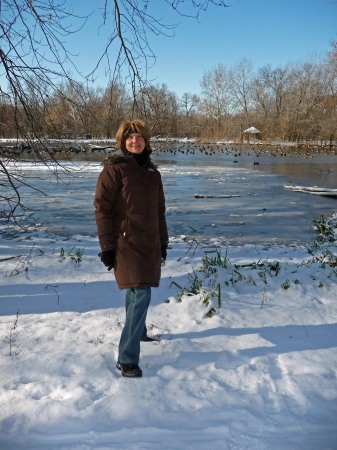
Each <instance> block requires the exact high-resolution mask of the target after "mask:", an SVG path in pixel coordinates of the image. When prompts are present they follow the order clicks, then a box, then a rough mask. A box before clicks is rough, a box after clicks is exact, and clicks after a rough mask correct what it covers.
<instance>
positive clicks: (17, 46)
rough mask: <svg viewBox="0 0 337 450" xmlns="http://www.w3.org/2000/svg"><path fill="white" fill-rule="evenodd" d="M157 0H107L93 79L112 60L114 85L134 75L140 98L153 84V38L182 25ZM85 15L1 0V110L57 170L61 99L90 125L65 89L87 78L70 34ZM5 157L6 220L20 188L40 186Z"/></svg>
mask: <svg viewBox="0 0 337 450" xmlns="http://www.w3.org/2000/svg"><path fill="white" fill-rule="evenodd" d="M153 1H157V0H152V1H151V0H103V1H102V7H103V9H102V10H103V16H102V21H103V25H106V26H107V27H109V29H110V30H111V32H110V36H109V38H108V42H107V43H106V46H105V49H104V51H103V53H102V55H101V57H99V58H98V61H97V65H96V66H95V67H94V68H93V70H92V72H91V73H89V74H88V75H87V76H88V78H89V77H90V76H94V74H95V70H96V69H97V67H98V66H99V65H100V64H103V62H105V63H107V64H108V70H109V73H110V78H111V81H112V83H113V84H116V83H119V82H120V79H121V78H123V79H125V78H127V79H128V82H129V83H130V85H131V87H132V92H133V96H134V98H136V96H135V94H136V88H143V87H144V86H145V87H146V86H147V70H148V68H149V67H150V66H151V65H152V64H154V63H155V59H156V58H155V54H154V53H153V51H152V50H151V45H150V38H152V37H156V36H158V35H162V34H164V35H168V36H173V35H174V30H175V28H176V25H175V24H173V25H172V24H166V23H165V21H164V20H163V19H162V18H158V17H155V16H154V15H153V14H152V13H150V10H151V5H153ZM162 1H163V4H165V5H166V6H168V7H169V8H171V9H172V10H174V11H176V12H177V13H178V14H180V15H182V16H191V17H195V18H198V17H199V15H200V14H201V12H203V11H205V10H206V9H207V8H208V7H209V6H210V5H213V6H227V5H226V4H225V3H224V1H223V0H192V1H191V3H190V4H189V5H188V7H187V8H186V4H184V3H185V2H181V1H179V0H178V1H177V0H162ZM95 7H96V5H95ZM86 20H87V17H83V16H80V15H77V14H75V13H74V11H73V10H72V9H71V8H70V7H69V6H68V4H67V0H60V2H57V1H56V0H1V3H0V39H1V48H0V78H1V79H3V80H6V83H7V86H5V85H4V84H2V85H1V87H0V98H1V115H3V114H4V113H5V114H6V116H10V117H11V118H12V119H13V122H14V124H15V127H14V129H13V132H15V136H13V137H16V138H17V139H19V138H20V139H24V140H25V142H26V143H25V144H24V145H25V146H30V147H31V148H32V149H33V150H34V156H33V157H34V158H35V159H36V160H39V161H40V162H42V163H44V164H46V166H47V167H48V168H50V167H51V170H52V171H53V172H54V171H55V164H56V165H59V162H58V160H54V161H53V164H52V165H51V166H50V164H49V163H50V158H51V159H53V153H52V152H49V154H48V150H49V147H48V145H47V144H48V143H46V141H45V137H46V131H47V130H48V133H51V132H52V134H54V135H58V134H59V135H60V134H61V133H60V131H62V130H60V129H59V128H58V126H59V121H58V120H57V114H55V102H58V105H59V104H60V103H62V104H63V105H62V106H63V107H66V105H67V109H68V111H69V110H70V111H71V110H72V111H73V112H74V114H73V119H74V120H75V121H76V120H78V119H80V122H81V126H82V128H87V127H88V126H89V125H88V123H89V122H88V116H87V115H85V114H84V113H83V109H82V108H83V104H82V105H81V104H80V107H78V105H76V104H75V103H76V102H77V99H76V102H75V99H74V98H73V97H72V96H67V92H65V91H64V90H63V89H62V86H64V85H65V84H66V85H68V86H72V89H73V90H74V91H78V90H80V88H79V86H78V82H79V81H83V79H81V75H80V74H79V73H78V72H77V69H76V66H75V64H74V62H73V55H72V53H71V52H70V51H69V50H68V49H67V47H66V44H65V43H66V41H67V37H68V36H69V35H71V34H74V33H76V32H78V31H79V30H80V29H81V28H82V27H83V26H85V23H86ZM74 24H75V25H74ZM116 49H117V51H116V52H115V50H116ZM111 55H113V56H111ZM104 60H105V61H104ZM125 75H126V76H125ZM75 80H76V81H75ZM80 103H81V102H80ZM89 103H90V102H89ZM91 103H92V102H91ZM37 111H38V112H37ZM79 112H80V114H79ZM75 113H76V114H75ZM53 128H54V131H51V130H52V129H53ZM0 130H1V127H0ZM41 149H42V150H41ZM46 151H47V155H48V156H47V158H46V156H45V155H46ZM1 156H2V158H0V184H1V187H2V189H1V194H0V203H1V218H3V219H7V220H15V218H16V217H17V215H18V210H20V209H21V210H24V209H25V205H24V204H23V203H22V200H21V198H22V197H21V193H20V186H25V185H29V186H30V187H33V184H32V183H29V182H28V181H27V179H25V178H24V175H23V174H22V173H19V172H15V170H14V171H13V167H15V164H14V165H13V164H12V162H13V159H14V161H15V160H16V156H15V155H13V152H10V151H8V149H0V157H1ZM3 156H5V157H6V158H3ZM55 173H57V172H56V171H55Z"/></svg>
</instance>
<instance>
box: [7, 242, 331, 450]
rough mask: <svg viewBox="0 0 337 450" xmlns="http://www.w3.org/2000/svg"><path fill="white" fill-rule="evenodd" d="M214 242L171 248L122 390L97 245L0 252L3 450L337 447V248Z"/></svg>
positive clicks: (117, 307)
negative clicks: (132, 371)
mask: <svg viewBox="0 0 337 450" xmlns="http://www.w3.org/2000/svg"><path fill="white" fill-rule="evenodd" d="M209 244H210V245H208V246H203V245H196V244H195V243H194V242H193V240H192V241H189V240H188V239H186V238H183V237H181V238H171V242H170V249H169V252H168V260H167V264H166V266H165V267H164V268H163V272H162V281H161V285H160V287H159V288H158V289H154V290H153V300H152V303H151V306H150V310H149V315H148V327H149V329H150V333H151V334H153V335H159V336H160V337H161V340H160V342H158V343H151V344H142V350H141V361H140V366H141V367H142V369H143V374H144V377H143V378H142V379H140V380H128V379H124V378H123V377H121V376H120V373H119V372H118V371H117V370H116V369H115V360H116V355H117V345H118V341H119V335H120V332H121V328H122V326H123V320H124V293H123V291H119V290H118V289H117V286H116V283H115V281H114V278H113V275H112V274H111V273H110V272H107V271H106V270H105V269H104V267H103V266H102V264H101V263H100V261H99V260H98V258H97V250H98V242H97V239H94V238H92V239H89V238H84V237H83V236H73V238H72V239H70V240H68V241H67V242H64V241H53V240H51V239H48V240H43V239H41V240H40V241H38V240H37V241H36V242H35V245H34V246H33V245H32V242H30V241H25V240H21V241H16V240H11V241H4V240H3V241H1V254H2V255H12V256H13V255H15V254H21V255H22V256H21V257H18V258H14V259H8V260H6V261H1V262H0V285H1V294H0V314H1V321H0V336H1V340H0V352H1V362H0V374H1V375H0V377H1V378H0V380H1V394H0V395H1V409H0V431H1V432H0V435H1V437H0V448H1V449H6V450H7V449H12V448H13V449H14V448H15V449H18V450H20V449H25V450H38V449H41V450H49V449H55V450H68V449H71V450H79V449H96V450H106V449H109V450H111V449H112V450H124V449H125V450H130V449H134V450H139V449H145V450H158V448H160V449H162V450H186V449H196V450H205V448H212V450H233V449H240V450H251V449H252V448H257V449H259V450H270V449H271V448H274V449H275V450H293V449H294V448H307V449H312V450H317V449H322V450H323V449H326V450H328V449H329V450H330V449H334V448H336V443H337V431H336V430H337V427H336V417H337V337H336V336H337V323H336V317H337V302H336V281H337V268H336V265H335V262H336V253H337V248H336V241H334V242H326V243H323V244H322V245H321V246H318V247H315V246H313V247H311V249H309V250H310V251H308V248H307V247H305V246H292V247H285V246H281V247H278V246H258V245H244V246H241V247H232V246H228V247H221V246H219V245H217V244H218V243H217V241H216V239H214V240H213V241H212V242H210V243H209ZM81 249H83V250H84V252H82V251H79V250H81ZM62 250H63V251H62ZM205 252H207V253H205ZM207 255H208V256H207ZM2 257H3V256H2ZM213 259H217V261H218V264H219V263H220V265H216V264H212V261H213ZM195 277H197V278H198V280H199V281H201V283H202V288H201V289H200V291H199V292H198V293H193V292H192V288H193V284H194V280H195ZM218 284H220V286H221V306H220V307H219V298H218V296H217V293H218V290H217V285H218ZM178 286H180V287H183V288H184V289H185V291H184V292H182V291H181V289H180V288H179V287H178ZM210 294H211V295H210ZM208 313H210V314H208ZM10 354H11V356H10Z"/></svg>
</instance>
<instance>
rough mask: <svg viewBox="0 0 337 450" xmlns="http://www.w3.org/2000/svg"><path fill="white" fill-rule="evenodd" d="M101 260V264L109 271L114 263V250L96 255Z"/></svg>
mask: <svg viewBox="0 0 337 450" xmlns="http://www.w3.org/2000/svg"><path fill="white" fill-rule="evenodd" d="M98 256H99V257H100V258H101V261H102V263H103V264H104V265H105V267H107V268H108V270H111V269H112V268H113V266H114V263H115V250H108V251H107V252H101V253H99V254H98Z"/></svg>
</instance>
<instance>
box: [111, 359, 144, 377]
mask: <svg viewBox="0 0 337 450" xmlns="http://www.w3.org/2000/svg"><path fill="white" fill-rule="evenodd" d="M116 368H117V369H118V370H120V371H121V372H122V375H123V377H127V378H140V377H141V376H142V375H143V373H142V369H141V368H140V367H139V366H138V364H123V363H120V362H119V361H117V364H116Z"/></svg>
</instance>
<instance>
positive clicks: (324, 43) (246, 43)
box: [69, 0, 337, 96]
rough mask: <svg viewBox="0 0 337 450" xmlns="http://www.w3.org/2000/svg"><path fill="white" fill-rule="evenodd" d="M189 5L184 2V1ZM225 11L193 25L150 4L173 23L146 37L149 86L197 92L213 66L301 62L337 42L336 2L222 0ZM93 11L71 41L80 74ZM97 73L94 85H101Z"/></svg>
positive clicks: (80, 6)
mask: <svg viewBox="0 0 337 450" xmlns="http://www.w3.org/2000/svg"><path fill="white" fill-rule="evenodd" d="M69 3H72V4H74V5H75V7H76V11H78V12H81V11H86V12H87V11H89V10H92V9H93V3H95V5H97V6H99V5H103V3H104V2H103V1H102V0H96V1H95V2H91V1H89V0H69ZM188 3H189V2H188ZM228 4H230V7H229V8H221V7H215V6H209V8H208V10H207V11H205V12H204V13H203V14H201V16H200V20H199V22H197V21H196V20H194V19H191V18H183V17H180V16H178V15H172V14H170V15H169V17H168V16H167V12H168V9H167V7H165V3H164V1H163V0H151V3H150V5H151V8H152V9H151V12H152V11H153V14H154V15H155V16H162V17H163V18H164V19H165V20H166V21H167V22H169V23H178V22H179V26H178V28H177V29H176V31H175V36H174V37H164V36H159V37H157V36H154V35H149V41H150V45H151V47H152V49H153V50H154V52H155V54H156V56H157V61H156V64H155V66H154V67H152V68H151V70H150V72H149V78H151V79H153V80H154V83H155V84H160V85H161V84H163V83H164V84H166V85H167V87H168V89H169V90H170V91H172V92H175V93H176V94H177V95H178V96H181V95H182V94H183V93H185V92H189V93H193V94H200V91H201V89H200V81H201V79H202V76H203V75H204V74H205V72H206V71H208V70H211V69H212V68H214V67H215V66H216V65H218V64H223V65H225V66H227V67H232V66H233V65H234V64H236V63H237V62H239V61H240V60H242V59H243V58H248V59H249V60H251V62H252V63H253V66H254V67H255V68H256V69H257V68H260V67H262V66H264V65H267V64H271V65H272V67H280V66H285V65H286V64H287V63H288V62H297V61H306V60H309V59H310V58H311V57H312V56H314V55H316V56H323V55H324V54H325V53H326V52H327V51H328V50H329V49H330V41H331V40H332V39H334V40H337V0H228ZM100 21H101V18H100V14H99V12H98V9H96V13H95V14H93V16H92V17H91V18H90V19H89V21H88V23H87V25H86V27H85V29H84V30H83V32H82V33H81V35H80V36H77V37H76V40H75V41H74V42H73V43H72V44H74V47H75V49H76V51H77V52H78V53H79V57H78V58H77V62H78V64H79V67H80V68H81V70H82V71H85V70H87V69H88V68H90V67H91V66H92V65H93V64H94V62H95V59H96V58H97V55H98V53H99V48H100V46H102V47H103V44H104V30H102V29H101V32H100V35H99V36H98V32H97V29H98V25H99V22H100ZM107 82H108V78H107V77H106V75H105V73H104V71H103V70H101V72H100V75H99V77H98V79H97V84H101V85H102V86H103V87H105V86H106V85H107Z"/></svg>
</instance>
